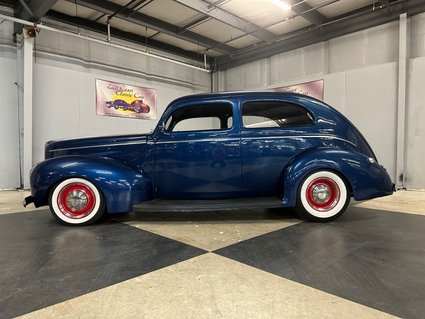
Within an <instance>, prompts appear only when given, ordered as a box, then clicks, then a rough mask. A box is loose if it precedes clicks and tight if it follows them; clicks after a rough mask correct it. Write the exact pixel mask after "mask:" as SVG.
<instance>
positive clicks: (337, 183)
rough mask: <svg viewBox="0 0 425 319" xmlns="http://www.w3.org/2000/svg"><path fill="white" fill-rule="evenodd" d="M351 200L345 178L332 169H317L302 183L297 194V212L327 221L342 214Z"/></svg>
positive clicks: (304, 216) (310, 219)
mask: <svg viewBox="0 0 425 319" xmlns="http://www.w3.org/2000/svg"><path fill="white" fill-rule="evenodd" d="M349 202H350V193H349V191H348V188H347V185H346V183H345V182H344V180H343V179H342V178H341V177H340V176H339V175H337V174H335V173H334V172H331V171H325V170H323V171H317V172H314V173H311V174H310V175H308V176H307V177H306V178H305V179H304V180H303V182H302V183H301V185H300V187H299V189H298V194H297V206H296V210H297V213H298V214H299V215H300V216H301V217H302V218H304V219H307V220H309V221H314V222H327V221H331V220H334V219H335V218H337V217H339V216H341V215H342V214H343V213H344V211H345V210H346V209H347V206H348V203H349Z"/></svg>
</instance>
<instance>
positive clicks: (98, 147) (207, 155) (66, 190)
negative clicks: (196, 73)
mask: <svg viewBox="0 0 425 319" xmlns="http://www.w3.org/2000/svg"><path fill="white" fill-rule="evenodd" d="M393 190H394V185H393V184H392V182H391V179H390V177H389V176H388V174H387V172H386V171H385V169H384V168H383V167H382V166H381V165H380V164H378V162H377V159H376V156H375V155H374V153H373V151H372V149H371V147H370V146H369V144H368V143H367V141H366V140H365V138H364V137H363V136H362V134H361V133H360V132H359V130H358V129H357V128H356V127H355V126H354V125H353V124H352V123H351V122H350V121H349V120H347V119H346V118H345V117H344V116H343V115H342V114H340V113H339V112H338V111H336V110H335V109H333V108H332V107H330V106H329V105H327V104H325V103H323V102H321V101H319V100H316V99H313V98H311V97H308V96H305V95H300V94H294V93H281V92H233V93H212V94H201V95H192V96H186V97H182V98H179V99H177V100H175V101H173V102H172V103H171V104H170V105H169V106H168V107H167V109H166V110H165V112H164V114H163V115H162V117H161V119H160V120H159V123H158V125H157V127H156V128H155V130H154V131H153V133H151V134H141V135H126V136H111V137H96V138H82V139H70V140H60V141H50V142H47V143H46V147H45V161H43V162H41V163H39V164H37V165H36V166H35V167H34V168H33V169H32V172H31V192H32V196H29V197H27V198H26V199H25V201H24V205H27V204H29V203H31V202H34V204H35V206H36V207H39V206H43V205H49V206H50V209H51V211H52V213H53V215H54V216H55V217H56V218H57V219H58V220H59V221H61V222H64V223H66V224H79V225H83V224H90V223H93V222H95V221H96V220H98V219H99V218H100V216H101V215H102V214H103V213H104V212H107V213H110V214H113V213H123V212H130V211H132V210H133V207H134V205H136V204H138V205H140V203H144V204H143V205H144V206H143V207H145V208H146V209H148V207H149V205H153V206H154V207H156V209H158V207H161V205H162V207H163V208H164V207H165V208H167V207H169V208H173V207H174V208H175V207H180V208H182V207H183V208H184V209H185V210H190V209H196V208H197V207H198V208H199V207H204V208H206V209H208V207H210V209H216V208H217V207H221V208H223V207H224V208H226V207H227V208H229V207H243V206H238V205H241V203H248V205H245V206H244V207H246V206H249V207H255V206H261V207H275V206H280V207H295V209H296V211H297V212H298V214H299V215H300V216H301V217H302V218H303V219H307V220H309V221H330V220H333V219H335V218H337V217H338V216H340V215H341V214H342V213H343V212H344V211H345V210H346V208H347V206H348V203H349V201H350V198H351V197H354V199H355V200H365V199H371V198H375V197H380V196H386V195H390V194H392V192H393ZM200 203H209V204H208V205H204V206H202V205H201V204H200ZM215 203H220V205H215ZM176 205H177V206H176ZM197 205H198V206H197ZM199 205H201V206H199Z"/></svg>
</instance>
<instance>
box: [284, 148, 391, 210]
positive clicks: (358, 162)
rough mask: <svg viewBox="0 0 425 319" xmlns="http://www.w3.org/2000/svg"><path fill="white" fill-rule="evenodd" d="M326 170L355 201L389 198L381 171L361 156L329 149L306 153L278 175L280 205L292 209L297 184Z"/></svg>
mask: <svg viewBox="0 0 425 319" xmlns="http://www.w3.org/2000/svg"><path fill="white" fill-rule="evenodd" d="M319 170H330V171H333V172H335V173H337V174H338V175H340V176H341V177H342V178H344V179H345V181H346V182H347V184H348V186H349V187H350V189H351V192H352V196H353V197H354V199H355V200H365V199H371V198H375V197H379V196H385V195H391V194H392V192H393V186H392V182H391V179H390V177H389V176H388V173H387V172H386V171H385V169H384V168H383V167H382V166H381V165H379V164H378V163H377V162H375V160H374V159H372V158H370V157H367V156H365V155H364V154H361V153H358V152H352V151H345V150H339V149H332V148H314V149H309V150H307V151H305V152H303V153H301V154H299V155H297V156H295V157H294V158H293V159H291V161H290V162H289V163H288V165H287V166H286V167H285V169H284V170H283V173H282V181H283V185H282V204H283V206H284V207H294V206H295V205H296V198H297V193H298V189H299V186H300V183H301V182H302V181H303V180H304V178H305V177H306V176H307V175H309V174H311V173H312V172H314V171H319Z"/></svg>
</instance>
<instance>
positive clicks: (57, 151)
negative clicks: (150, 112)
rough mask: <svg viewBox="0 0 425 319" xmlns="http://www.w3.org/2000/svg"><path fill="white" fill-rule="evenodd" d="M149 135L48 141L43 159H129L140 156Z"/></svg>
mask: <svg viewBox="0 0 425 319" xmlns="http://www.w3.org/2000/svg"><path fill="white" fill-rule="evenodd" d="M149 136H150V134H137V135H118V136H101V137H86V138H73V139H61V140H53V141H49V142H47V143H46V145H45V154H44V155H45V159H48V158H53V157H58V156H66V155H85V156H94V157H109V158H115V159H120V160H122V159H127V160H128V159H130V158H131V157H132V156H135V153H137V154H141V151H142V152H143V151H144V148H145V147H146V144H147V139H148V137H149Z"/></svg>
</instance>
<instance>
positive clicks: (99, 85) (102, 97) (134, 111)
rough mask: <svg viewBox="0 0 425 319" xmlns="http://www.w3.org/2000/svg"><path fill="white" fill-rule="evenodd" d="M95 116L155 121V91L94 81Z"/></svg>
mask: <svg viewBox="0 0 425 319" xmlns="http://www.w3.org/2000/svg"><path fill="white" fill-rule="evenodd" d="M96 114H98V115H106V116H118V117H128V118H137V119H148V120H155V119H156V91H155V89H150V88H143V87H138V86H134V85H128V84H122V83H116V82H110V81H104V80H99V79H96Z"/></svg>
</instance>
